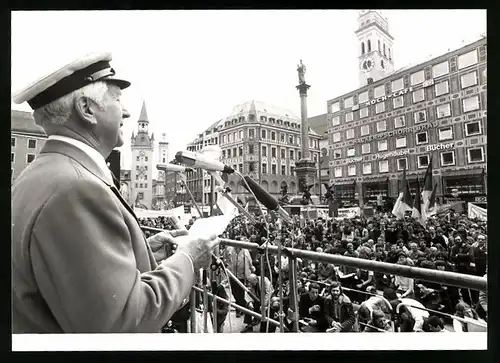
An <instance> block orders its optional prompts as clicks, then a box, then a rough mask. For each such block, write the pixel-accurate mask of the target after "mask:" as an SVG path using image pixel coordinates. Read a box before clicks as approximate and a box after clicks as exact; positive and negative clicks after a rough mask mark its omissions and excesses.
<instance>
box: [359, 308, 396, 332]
mask: <svg viewBox="0 0 500 363" xmlns="http://www.w3.org/2000/svg"><path fill="white" fill-rule="evenodd" d="M361 325H363V324H361ZM364 332H366V333H375V332H382V333H383V332H388V333H393V332H394V328H393V325H392V322H391V320H390V319H388V318H387V316H386V315H385V314H384V312H383V311H382V310H378V309H375V310H373V312H372V313H371V319H370V320H369V321H368V322H367V323H366V325H365V329H364Z"/></svg>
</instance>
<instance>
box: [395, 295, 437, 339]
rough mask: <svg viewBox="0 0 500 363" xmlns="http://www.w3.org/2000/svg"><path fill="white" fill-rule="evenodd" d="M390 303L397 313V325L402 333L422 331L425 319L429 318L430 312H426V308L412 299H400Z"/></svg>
mask: <svg viewBox="0 0 500 363" xmlns="http://www.w3.org/2000/svg"><path fill="white" fill-rule="evenodd" d="M390 303H391V305H392V308H393V310H394V311H395V312H396V317H397V318H396V324H397V326H398V327H399V331H400V332H420V331H422V326H423V324H424V319H426V318H428V317H429V312H428V311H426V310H425V306H423V305H422V304H421V303H420V302H418V301H417V300H415V299H410V298H399V299H397V300H392V301H391V302H390Z"/></svg>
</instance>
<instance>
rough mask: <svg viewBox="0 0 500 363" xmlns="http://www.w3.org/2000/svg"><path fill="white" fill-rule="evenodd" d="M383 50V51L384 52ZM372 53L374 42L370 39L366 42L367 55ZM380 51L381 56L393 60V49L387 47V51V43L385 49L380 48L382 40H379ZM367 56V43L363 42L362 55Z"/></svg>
mask: <svg viewBox="0 0 500 363" xmlns="http://www.w3.org/2000/svg"><path fill="white" fill-rule="evenodd" d="M382 49H383V51H382ZM371 51H372V42H371V40H370V39H368V40H367V41H366V53H370V52H371ZM378 51H379V52H380V53H381V54H384V57H387V58H389V59H392V57H391V48H390V47H389V46H387V50H386V47H385V43H383V48H381V47H380V39H379V40H378ZM363 54H365V43H364V42H361V55H363Z"/></svg>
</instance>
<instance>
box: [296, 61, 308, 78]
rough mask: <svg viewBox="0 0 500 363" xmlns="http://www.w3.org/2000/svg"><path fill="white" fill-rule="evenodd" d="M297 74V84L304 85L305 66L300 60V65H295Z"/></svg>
mask: <svg viewBox="0 0 500 363" xmlns="http://www.w3.org/2000/svg"><path fill="white" fill-rule="evenodd" d="M297 72H298V73H299V83H300V84H306V78H305V74H306V66H305V64H303V63H302V59H301V60H300V64H299V65H297Z"/></svg>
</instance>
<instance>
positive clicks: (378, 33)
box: [355, 10, 394, 87]
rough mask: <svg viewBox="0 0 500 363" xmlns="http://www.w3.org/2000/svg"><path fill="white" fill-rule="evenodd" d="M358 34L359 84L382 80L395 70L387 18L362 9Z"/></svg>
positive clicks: (375, 12) (363, 84)
mask: <svg viewBox="0 0 500 363" xmlns="http://www.w3.org/2000/svg"><path fill="white" fill-rule="evenodd" d="M355 33H356V36H357V38H358V41H359V49H360V53H359V56H358V61H359V86H360V87H363V86H365V85H367V84H370V83H372V82H376V81H379V80H381V79H382V78H385V77H387V76H388V75H390V74H391V73H393V72H394V61H393V59H392V57H393V47H392V42H393V40H394V38H393V37H392V35H391V34H390V33H389V23H388V22H387V18H384V17H383V16H382V14H381V13H380V12H378V11H374V10H362V11H360V13H359V17H358V29H357V30H356V32H355Z"/></svg>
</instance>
